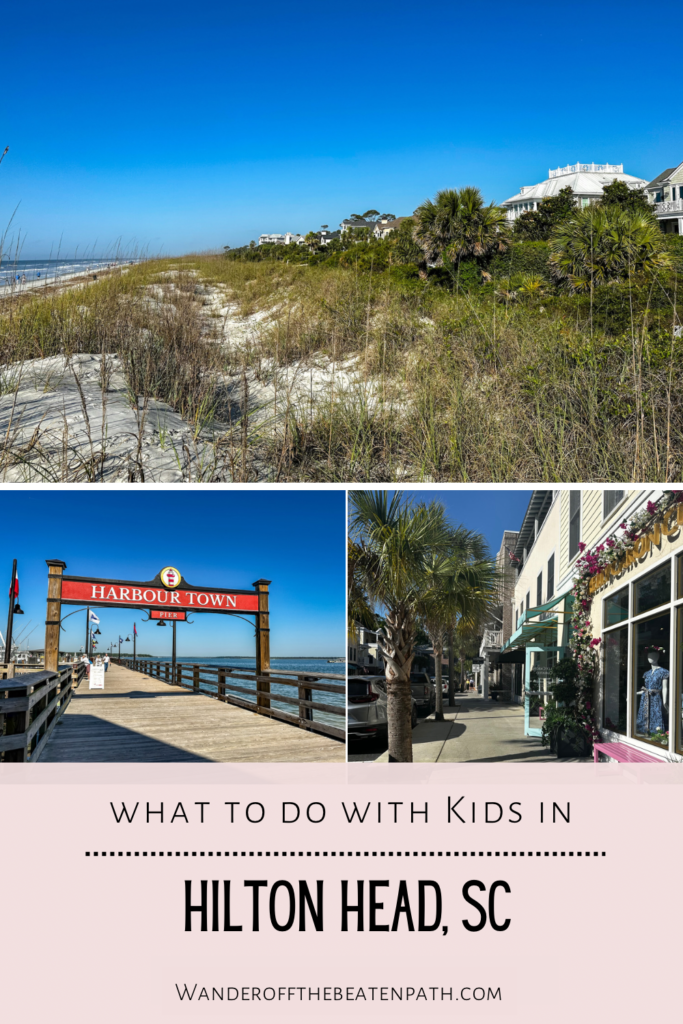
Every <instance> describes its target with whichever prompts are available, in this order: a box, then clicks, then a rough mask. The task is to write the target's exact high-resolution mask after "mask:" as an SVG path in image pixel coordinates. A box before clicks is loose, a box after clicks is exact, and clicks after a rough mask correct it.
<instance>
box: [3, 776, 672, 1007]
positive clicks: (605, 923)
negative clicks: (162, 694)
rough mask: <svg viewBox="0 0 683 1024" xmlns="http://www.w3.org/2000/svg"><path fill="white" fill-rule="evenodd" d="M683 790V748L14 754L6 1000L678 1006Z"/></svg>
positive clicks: (6, 857) (7, 817) (6, 869)
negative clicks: (382, 761) (450, 757)
mask: <svg viewBox="0 0 683 1024" xmlns="http://www.w3.org/2000/svg"><path fill="white" fill-rule="evenodd" d="M682 785H683V773H682V772H680V770H679V768H678V766H676V765H673V764H671V765H644V766H640V765H632V766H629V765H595V766H594V765H584V764H581V765H557V766H548V765H543V766H540V765H519V766H512V767H510V766H508V765H506V766H504V767H503V766H499V765H466V764H458V765H455V766H447V765H435V766H432V765H424V766H421V765H407V766H402V765H386V766H380V765H375V764H357V765H348V766H345V765H315V766H314V767H313V766H311V765H286V764H278V765H264V764H256V765H192V764H183V765H178V766H174V765H141V764H136V765H113V766H112V765H92V764H89V765H87V766H85V765H83V766H80V765H4V766H2V768H1V769H0V815H1V817H0V820H1V821H2V830H3V843H2V854H1V855H0V856H1V861H2V868H3V871H2V877H3V878H4V880H5V885H4V889H3V910H2V939H3V942H2V947H3V954H2V961H3V996H2V1005H3V1011H4V1016H5V1017H6V1019H7V1020H14V1019H19V1018H20V1017H23V1016H25V1015H26V1013H27V1011H28V1012H29V1014H30V1016H31V1018H32V1019H41V1018H44V1017H45V1018H52V1019H57V1020H61V1019H64V1020H70V1021H75V1022H81V1021H83V1022H85V1021H90V1020H93V1019H97V1020H98V1021H100V1022H103V1024H109V1022H111V1024H114V1022H115V1024H121V1021H122V1020H125V1021H149V1020H160V1021H164V1022H169V1021H176V1020H177V1021H181V1020H182V1021H187V1020H204V1019H212V1020H214V1019H215V1020H220V1019H225V1017H226V1015H230V1017H231V1018H232V1019H234V1020H239V1021H273V1022H276V1021H277V1022H279V1021H282V1020H286V1021H290V1020H291V1021H295V1020H296V1021H301V1020H304V1021H307V1020H310V1021H315V1022H320V1021H321V1020H328V1019H329V1020H333V1021H348V1020H350V1019H353V1020H358V1021H366V1020H367V1021H371V1020H372V1021H387V1022H393V1021H395V1020H406V1021H408V1020H414V1019H415V1018H416V1016H417V1015H420V1017H421V1018H427V1019H434V1020H439V1021H440V1020H444V1021H445V1020H452V1019H454V1017H456V1016H458V1017H462V1018H465V1019H468V1020H470V1019H471V1020H475V1019H476V1020H477V1021H480V1020H482V1021H500V1022H503V1021H504V1022H509V1021H515V1022H517V1021H519V1022H522V1021H524V1022H525V1024H528V1022H534V1021H539V1022H540V1021H546V1020H547V1019H549V1018H551V1019H553V1020H554V1021H557V1022H560V1024H562V1022H567V1024H569V1022H572V1024H574V1022H575V1021H576V1020H583V1019H585V1020H599V1019H606V1018H617V1019H619V1018H621V1019H625V1020H641V1019H645V1018H646V1017H647V1016H649V1015H650V1014H651V1013H652V1010H653V1001H654V1002H658V1000H659V999H660V996H659V995H657V993H661V1001H662V1006H663V1007H664V1012H666V1007H667V1006H669V1005H670V1004H671V1002H672V1000H671V998H670V997H669V995H667V992H668V990H669V986H670V984H671V981H672V980H673V978H675V977H676V976H677V974H676V972H677V971H678V960H679V958H680V957H679V948H680V945H679V941H678V935H679V931H680V922H681V912H682V909H683V908H682V907H681V895H680V894H681V881H680V878H681V874H680V870H681V869H680V849H679V845H680V825H679V822H680V818H681V807H682V800H681V797H682V795H683V790H682V789H681V786H682ZM655 979H659V980H657V981H655Z"/></svg>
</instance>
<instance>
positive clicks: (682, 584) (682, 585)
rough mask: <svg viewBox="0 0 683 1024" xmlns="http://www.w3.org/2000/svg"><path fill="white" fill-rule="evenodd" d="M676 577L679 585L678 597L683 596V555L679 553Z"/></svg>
mask: <svg viewBox="0 0 683 1024" xmlns="http://www.w3.org/2000/svg"><path fill="white" fill-rule="evenodd" d="M676 579H677V581H678V587H677V590H676V597H679V598H680V597H683V555H678V556H677V558H676Z"/></svg>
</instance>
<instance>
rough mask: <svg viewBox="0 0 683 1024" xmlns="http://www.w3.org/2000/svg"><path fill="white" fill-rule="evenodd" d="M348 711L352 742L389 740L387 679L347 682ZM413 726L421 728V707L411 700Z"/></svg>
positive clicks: (350, 680) (371, 678) (378, 677)
mask: <svg viewBox="0 0 683 1024" xmlns="http://www.w3.org/2000/svg"><path fill="white" fill-rule="evenodd" d="M346 685H347V697H348V706H347V709H346V721H347V735H348V738H349V741H351V740H362V739H368V738H370V737H376V736H380V737H386V735H387V728H388V721H387V683H386V679H385V677H384V676H362V677H359V676H353V677H351V678H350V679H349V680H348V681H347V684H346ZM411 724H412V727H413V729H414V728H415V726H416V725H417V704H416V703H415V700H414V699H413V698H411Z"/></svg>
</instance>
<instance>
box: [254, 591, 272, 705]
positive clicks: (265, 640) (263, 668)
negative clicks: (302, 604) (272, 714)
mask: <svg viewBox="0 0 683 1024" xmlns="http://www.w3.org/2000/svg"><path fill="white" fill-rule="evenodd" d="M271 582H272V580H256V582H255V583H254V584H253V586H254V588H255V590H256V591H257V593H258V613H257V615H256V677H257V678H256V704H257V706H258V707H260V708H270V697H269V696H267V695H268V694H269V693H270V683H269V682H268V683H264V682H259V680H258V677H259V676H260V675H263V673H264V672H270V614H269V612H268V587H269V586H270V584H271Z"/></svg>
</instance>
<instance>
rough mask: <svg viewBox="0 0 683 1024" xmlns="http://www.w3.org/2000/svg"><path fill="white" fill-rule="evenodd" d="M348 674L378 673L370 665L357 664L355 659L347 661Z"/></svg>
mask: <svg viewBox="0 0 683 1024" xmlns="http://www.w3.org/2000/svg"><path fill="white" fill-rule="evenodd" d="M346 674H347V675H348V676H374V675H377V673H376V672H375V670H374V669H372V668H370V666H369V665H357V664H356V662H355V661H349V662H347V666H346Z"/></svg>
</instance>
